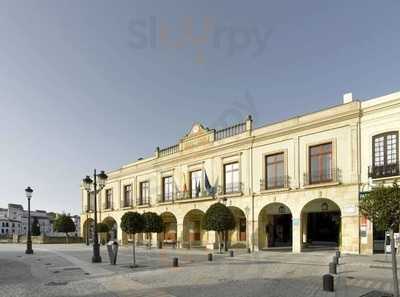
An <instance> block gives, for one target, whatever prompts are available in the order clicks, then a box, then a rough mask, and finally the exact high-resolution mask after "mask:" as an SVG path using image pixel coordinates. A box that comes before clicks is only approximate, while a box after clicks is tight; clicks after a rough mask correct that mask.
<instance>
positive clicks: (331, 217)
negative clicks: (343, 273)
mask: <svg viewBox="0 0 400 297" xmlns="http://www.w3.org/2000/svg"><path fill="white" fill-rule="evenodd" d="M341 216H342V211H341V208H340V207H339V205H338V204H337V203H336V202H335V201H333V200H331V199H328V198H317V199H313V200H311V201H309V202H307V203H306V204H305V205H304V206H303V208H302V209H301V214H300V218H301V225H300V226H301V246H302V248H307V247H310V248H318V247H334V248H336V247H337V246H340V244H341V237H342V235H341V233H342V224H341Z"/></svg>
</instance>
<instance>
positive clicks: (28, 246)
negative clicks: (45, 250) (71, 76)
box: [25, 187, 33, 255]
mask: <svg viewBox="0 0 400 297" xmlns="http://www.w3.org/2000/svg"><path fill="white" fill-rule="evenodd" d="M32 193H33V190H32V189H31V187H27V188H26V189H25V194H26V198H28V234H27V237H26V251H25V254H27V255H32V254H33V250H32V238H31V198H32Z"/></svg>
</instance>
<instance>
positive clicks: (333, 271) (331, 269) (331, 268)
mask: <svg viewBox="0 0 400 297" xmlns="http://www.w3.org/2000/svg"><path fill="white" fill-rule="evenodd" d="M329 273H330V274H337V266H336V264H335V263H329Z"/></svg>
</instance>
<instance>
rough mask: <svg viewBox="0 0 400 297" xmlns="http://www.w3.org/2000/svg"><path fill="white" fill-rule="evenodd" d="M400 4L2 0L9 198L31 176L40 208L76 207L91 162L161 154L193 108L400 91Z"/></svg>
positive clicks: (271, 105) (224, 112) (241, 112)
mask: <svg viewBox="0 0 400 297" xmlns="http://www.w3.org/2000/svg"><path fill="white" fill-rule="evenodd" d="M235 2H240V3H235ZM399 11H400V1H399V0H384V1H376V0H372V1H369V0H360V1H348V0H347V1H321V0H315V1H306V0H304V1H288V0H283V1H282V0H281V1H265V0H264V1H172V0H169V1H150V0H143V1H99V0H96V1H95V0H91V1H70V0H67V1H52V0H51V1H50V0H49V1H44V0H42V1H14V0H9V1H6V0H3V1H1V4H0V37H1V38H0V103H1V106H0V136H1V146H0V166H1V173H0V178H1V179H0V180H1V187H0V207H5V206H6V205H7V203H9V202H14V203H23V204H24V206H25V205H26V201H25V196H24V188H25V187H26V186H27V185H31V186H32V187H33V188H34V190H35V192H34V195H33V202H32V204H33V208H37V209H46V210H49V211H50V210H52V211H63V210H65V211H67V212H71V213H78V212H79V210H80V197H79V182H80V180H81V178H82V177H84V175H86V174H87V173H90V172H91V170H92V168H93V167H96V168H98V169H106V170H109V169H115V168H118V167H119V166H120V165H122V164H126V163H128V162H131V161H134V160H136V159H137V158H138V157H142V156H147V155H150V154H152V153H153V152H154V149H155V147H156V146H161V147H163V146H167V145H170V144H174V143H175V142H176V141H177V140H178V139H179V138H180V137H181V136H182V135H183V134H184V133H185V132H187V130H188V129H189V128H190V127H191V125H192V123H193V122H196V121H199V122H202V123H203V124H204V125H206V126H209V127H221V126H224V125H225V124H230V123H232V122H236V121H239V120H241V119H242V118H244V117H245V116H246V115H247V114H249V113H251V114H253V115H254V117H255V121H256V125H262V124H265V123H268V122H273V121H277V120H282V119H285V118H287V117H290V116H293V115H297V114H300V113H304V112H310V111H314V110H318V109H320V108H323V107H327V106H331V105H336V104H338V103H340V102H341V100H342V99H341V98H342V95H343V93H345V92H349V91H351V92H353V93H354V96H355V97H356V98H361V99H367V98H371V97H375V96H380V95H384V94H387V93H390V92H394V91H398V90H399V89H400V73H399V69H400V67H399V66H400V63H399V60H400V50H399V49H400V21H399V17H398V15H399ZM191 29H193V30H192V31H191ZM191 32H193V34H191ZM193 37H194V38H193Z"/></svg>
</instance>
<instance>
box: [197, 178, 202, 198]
mask: <svg viewBox="0 0 400 297" xmlns="http://www.w3.org/2000/svg"><path fill="white" fill-rule="evenodd" d="M200 191H201V189H200V181H199V182H196V197H199V196H200Z"/></svg>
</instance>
